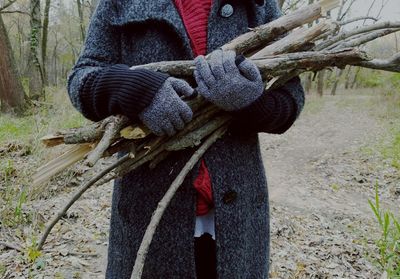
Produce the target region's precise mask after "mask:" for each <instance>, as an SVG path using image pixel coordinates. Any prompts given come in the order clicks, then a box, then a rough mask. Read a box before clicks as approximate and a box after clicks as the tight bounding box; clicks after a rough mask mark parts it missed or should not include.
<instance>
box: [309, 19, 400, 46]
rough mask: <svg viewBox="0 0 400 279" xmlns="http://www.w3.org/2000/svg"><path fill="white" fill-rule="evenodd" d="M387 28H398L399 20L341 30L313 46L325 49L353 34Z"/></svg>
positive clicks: (399, 25)
mask: <svg viewBox="0 0 400 279" xmlns="http://www.w3.org/2000/svg"><path fill="white" fill-rule="evenodd" d="M387 28H400V22H399V21H395V22H390V21H385V22H380V23H375V24H372V25H369V26H364V27H361V28H357V29H354V30H351V31H342V32H341V33H339V34H338V35H336V36H334V37H332V38H330V39H328V40H326V41H324V42H323V43H321V44H319V45H317V46H316V47H315V50H322V49H326V48H327V47H329V46H331V45H333V44H335V43H337V42H339V41H343V40H345V39H347V38H350V37H353V36H356V35H359V34H363V33H367V32H371V31H375V30H379V29H387Z"/></svg>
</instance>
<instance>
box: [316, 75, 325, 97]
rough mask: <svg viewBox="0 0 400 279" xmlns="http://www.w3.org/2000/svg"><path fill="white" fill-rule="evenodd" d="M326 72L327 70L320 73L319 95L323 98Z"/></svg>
mask: <svg viewBox="0 0 400 279" xmlns="http://www.w3.org/2000/svg"><path fill="white" fill-rule="evenodd" d="M325 71H326V70H322V71H320V72H319V73H318V82H317V93H318V95H319V96H321V97H322V95H324V81H325Z"/></svg>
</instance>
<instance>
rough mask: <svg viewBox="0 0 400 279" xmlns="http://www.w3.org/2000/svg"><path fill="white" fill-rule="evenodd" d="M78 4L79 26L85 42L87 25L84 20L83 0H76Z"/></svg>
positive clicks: (82, 39)
mask: <svg viewBox="0 0 400 279" xmlns="http://www.w3.org/2000/svg"><path fill="white" fill-rule="evenodd" d="M76 5H77V7H78V15H79V27H80V31H81V41H82V43H83V42H84V41H85V25H84V22H83V7H82V2H81V0H76Z"/></svg>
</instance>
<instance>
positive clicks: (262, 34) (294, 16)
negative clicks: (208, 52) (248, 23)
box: [222, 0, 339, 54]
mask: <svg viewBox="0 0 400 279" xmlns="http://www.w3.org/2000/svg"><path fill="white" fill-rule="evenodd" d="M338 3H339V0H322V1H320V2H318V3H315V4H312V5H308V6H306V7H304V8H300V9H298V10H296V11H294V12H293V13H290V14H288V15H284V16H282V17H280V18H278V19H276V20H274V21H272V22H270V23H267V24H264V25H261V26H259V27H256V28H254V29H253V30H252V31H251V32H248V33H245V34H243V35H240V36H239V37H237V38H235V39H233V40H232V41H231V42H229V43H227V44H226V45H224V46H223V47H222V49H223V50H235V51H236V53H242V54H245V53H247V52H249V51H252V50H255V49H258V48H260V47H261V46H265V45H266V44H268V43H269V42H272V41H273V40H274V39H276V38H278V37H279V36H281V35H283V34H285V33H287V32H289V31H291V30H293V29H294V28H296V27H299V26H302V25H304V24H306V23H310V22H312V21H314V20H316V19H318V18H320V17H321V16H322V15H323V14H324V13H326V11H328V10H330V9H332V8H335V7H336V6H337V5H338Z"/></svg>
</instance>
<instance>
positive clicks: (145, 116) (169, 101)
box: [138, 77, 194, 136]
mask: <svg viewBox="0 0 400 279" xmlns="http://www.w3.org/2000/svg"><path fill="white" fill-rule="evenodd" d="M193 92H194V90H193V88H192V87H191V86H190V85H189V84H188V83H187V82H186V81H184V80H181V79H176V78H173V77H169V78H167V79H166V80H165V82H164V84H163V85H162V87H161V88H160V89H159V90H158V91H157V93H156V94H155V95H154V98H153V100H152V102H151V104H150V105H149V106H148V107H147V108H145V109H144V110H143V111H142V112H141V113H139V115H138V116H139V119H140V120H141V121H142V122H143V123H144V124H145V125H146V126H147V127H148V128H149V129H150V130H151V131H152V132H153V133H154V134H156V135H157V136H163V135H165V134H167V135H169V136H172V135H174V134H175V133H176V131H177V130H182V129H183V128H184V126H185V124H186V123H187V122H189V121H190V120H192V117H193V112H192V110H191V109H190V107H189V106H188V105H187V104H186V103H185V102H184V101H182V100H181V98H180V97H179V96H180V95H184V96H191V95H192V94H193Z"/></svg>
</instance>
